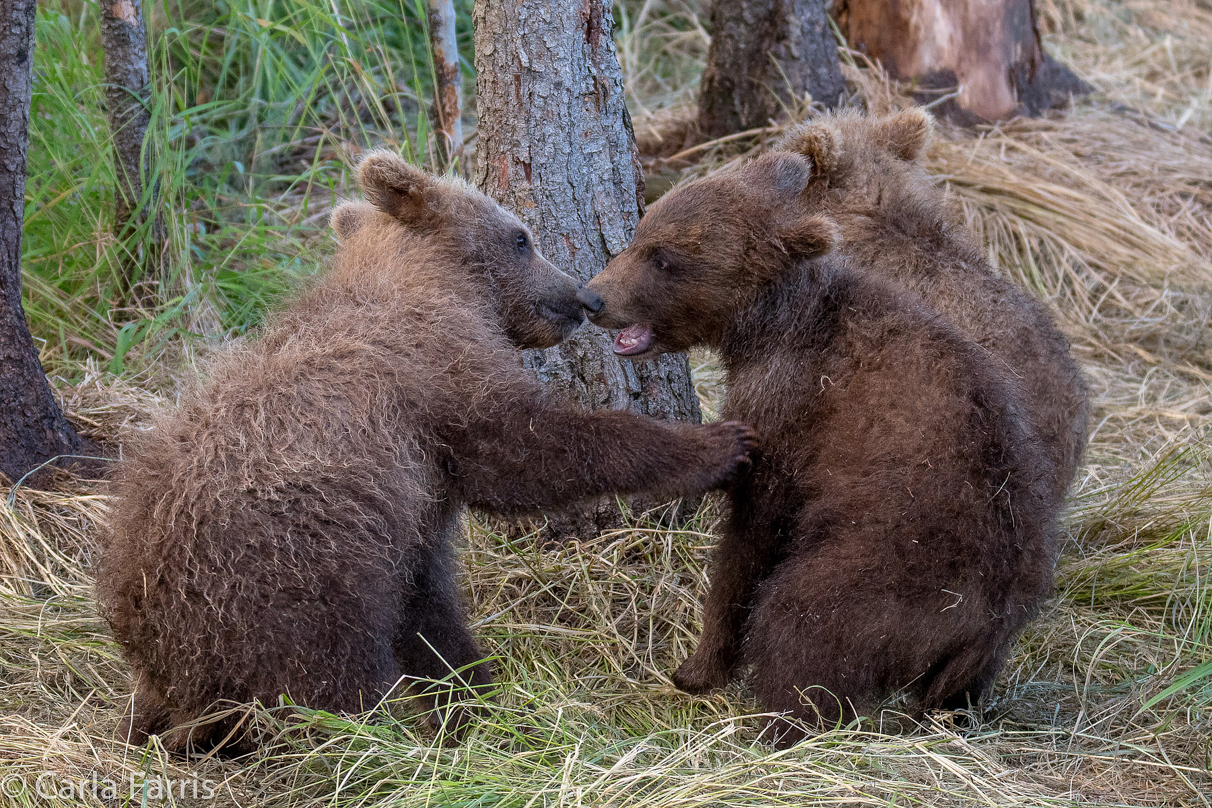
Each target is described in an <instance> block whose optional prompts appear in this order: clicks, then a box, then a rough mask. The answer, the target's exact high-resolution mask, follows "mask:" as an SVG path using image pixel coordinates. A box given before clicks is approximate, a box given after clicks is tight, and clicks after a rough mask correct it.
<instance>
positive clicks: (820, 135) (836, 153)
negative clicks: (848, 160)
mask: <svg viewBox="0 0 1212 808" xmlns="http://www.w3.org/2000/svg"><path fill="white" fill-rule="evenodd" d="M841 144H842V137H841V135H840V134H839V133H838V131H837V129H836V127H834V126H833V125H832V124H828V123H801V124H798V125H797V126H793V127H791V129H790V130H788V132H787V134H786V135H784V136H783V138H782V140H780V141H779V142H778V143H777V144H776V145H775V148H776V149H781V150H784V151H789V152H795V153H796V154H802V155H804V156H805V157H807V158H808V159H809V160H811V161H812V169H813V174H815V175H817V176H820V177H828V176H830V175H831V174H833V173H834V172H836V171H837V167H838V162H839V159H840V156H841Z"/></svg>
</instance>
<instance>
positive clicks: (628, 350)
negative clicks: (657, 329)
mask: <svg viewBox="0 0 1212 808" xmlns="http://www.w3.org/2000/svg"><path fill="white" fill-rule="evenodd" d="M650 345H652V329H651V328H649V327H648V326H646V325H632V326H628V327H627V328H624V329H623V330H622V331H620V332H619V333H618V335H617V336H615V338H614V352H615V353H617V354H618V355H619V356H634V355H635V354H639V353H644V351H646V350H648V347H649V346H650Z"/></svg>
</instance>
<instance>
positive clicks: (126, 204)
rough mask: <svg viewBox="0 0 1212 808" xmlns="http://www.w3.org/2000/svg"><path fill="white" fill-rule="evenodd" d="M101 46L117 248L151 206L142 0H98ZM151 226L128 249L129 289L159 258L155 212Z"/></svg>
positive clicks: (148, 95) (154, 267)
mask: <svg viewBox="0 0 1212 808" xmlns="http://www.w3.org/2000/svg"><path fill="white" fill-rule="evenodd" d="M101 47H102V49H103V50H104V52H105V105H106V112H107V116H108V118H109V128H110V132H111V134H112V135H113V139H114V172H115V174H116V176H117V180H118V187H117V189H116V191H115V193H114V235H115V236H116V237H117V239H118V243H119V244H128V242H129V240H130V238H131V236H132V235H133V234H134V233H135V232H136V231H137V230H138V229H139V228H140V227H141V226H142V225H143V224H144V223H145V222H146V221H147V216H148V215H149V210H155V208H156V202H155V201H154V199H153V201H152V202H151V204H150V205H143V204H141V203H142V200H143V177H144V176H145V175H146V174H147V168H148V166H149V165H150V161H149V160H147V159H146V157H145V155H144V151H143V141H144V139H145V138H146V136H147V125H148V123H149V122H150V121H151V112H150V110H149V108H148V104H149V101H150V99H151V86H150V80H149V78H148V73H149V69H148V62H147V32H146V29H145V27H144V25H143V7H142V2H141V0H101ZM154 215H155V221H154V223H153V225H152V227H153V232H152V238H150V239H148V240H147V241H146V243H144V244H139V245H132V246H133V250H132V251H131V253H130V256H129V258H128V260H127V261H126V267H125V271H126V282H127V285H128V291H129V289H130V288H131V287H133V286H134V284H135V282H136V280H137V279H138V277H139V276H140V275H141V274H142V275H143V276H145V277H148V278H150V277H153V276H154V274H155V272H156V270H157V269H158V264H159V260H160V254H161V251H160V244H161V242H162V241H163V232H162V231H163V224H162V222H161V219H160V216H159V214H158V213H156V214H154Z"/></svg>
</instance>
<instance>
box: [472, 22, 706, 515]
mask: <svg viewBox="0 0 1212 808" xmlns="http://www.w3.org/2000/svg"><path fill="white" fill-rule="evenodd" d="M473 24H474V29H475V54H476V56H475V58H476V76H477V78H476V92H477V96H476V97H477V104H478V112H479V129H478V132H479V135H478V145H477V148H476V184H477V185H478V186H479V188H480V189H481V190H482V191H484V192H485V193H486V194H488V195H489V196H491V197H493V198H494V199H496V200H497V201H498V202H500V203H501V204H503V205H504V206H505V207H507V208H509V209H511V210H513V211H514V212H515V213H517V214H518V216H520V217H521V218H522V220H523V221H525V222H526V224H527V225H528V226H529V227H531V228H532V230H533V231H534V234H535V237H536V238H537V239H538V242H539V246H540V247H541V249H542V252H543V254H544V255H545V256H546V257H547V258H548V259H550V260H551V261H552V262H553V263H555V264H556V265H557V266H559V267H561V268H562V269H564V270H565V271H566V272H568V273H570V274H572V275H574V276H575V277H576V278H578V279H579V280H581V281H587V280H589V279H590V278H591V277H593V276H594V275H595V274H597V273H598V272H599V271H600V270H601V269H602V268H603V267H604V266H606V263H607V262H608V261H609V260H610V259H611V258H612V257H613V256H615V255H617V254H618V253H620V252H621V251H622V250H623V249H624V248H625V247H626V246H627V245H628V244H629V243H630V241H631V238H632V236H633V235H634V233H635V227H636V223H637V222H638V221H639V218H640V215H641V212H642V209H643V198H644V177H643V174H642V172H641V171H640V166H639V158H638V155H637V154H636V150H635V140H634V135H633V133H632V129H631V119H630V117H629V115H628V113H627V107H626V104H625V100H624V96H623V81H622V72H621V70H620V68H619V62H618V56H617V54H616V53H615V49H614V39H613V37H612V35H611V28H612V24H613V23H612V18H611V3H610V0H585V2H583V3H548V2H542V1H541V0H522V1H521V2H510V3H504V2H500V1H499V0H477V1H476V4H475V9H474V12H473ZM525 364H526V365H527V367H529V368H530V369H531V370H532V371H533V372H534V373H535V374H536V375H537V376H538V378H539V379H540V380H541V381H542V382H543V384H544V385H545V386H546V387H547V388H548V389H549V390H551V391H552V392H553V393H556V394H558V395H562V396H564V397H567V398H571V399H573V400H575V401H577V402H579V403H580V404H582V405H583V406H585V407H588V408H592V409H596V408H601V407H610V408H615V409H629V410H633V411H635V412H640V413H644V414H647V415H652V416H655V417H658V418H671V419H678V420H687V421H698V420H700V417H701V416H700V413H699V406H698V400H697V399H696V398H695V395H694V389H693V387H692V386H691V383H690V367H689V364H688V363H687V361H686V357H685V356H684V355H681V354H677V355H666V356H663V357H660V358H659V359H657V360H655V361H653V362H651V363H648V364H645V365H633V364H632V363H631V362H630V361H628V360H625V359H620V358H619V357H617V356H615V355H614V353H613V351H612V350H611V338H610V336H609V335H608V334H607V333H606V332H604V331H601V330H599V329H596V328H593V327H592V326H588V325H587V326H585V327H583V328H582V329H581V330H580V331H579V332H577V334H576V335H575V336H574V337H573V339H571V340H570V341H569V342H567V343H565V344H564V345H561V346H559V347H557V348H552V349H549V350H546V351H534V352H530V353H529V354H528V355H527V357H526V359H525ZM615 520H617V511H614V510H613V509H612V508H600V509H598V510H597V511H596V512H595V514H594V515H593V518H592V519H591V520H588V521H586V520H581V521H579V522H578V521H575V520H574V521H569V522H566V523H561V524H560V525H558V526H557V528H556V530H557V531H559V532H560V533H562V534H564V535H568V534H569V533H570V532H578V533H579V534H580V535H584V533H583V532H582V531H584V530H591V529H600V528H601V527H604V526H605V525H607V524H611V523H614V522H615Z"/></svg>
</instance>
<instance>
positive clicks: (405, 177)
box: [358, 149, 437, 224]
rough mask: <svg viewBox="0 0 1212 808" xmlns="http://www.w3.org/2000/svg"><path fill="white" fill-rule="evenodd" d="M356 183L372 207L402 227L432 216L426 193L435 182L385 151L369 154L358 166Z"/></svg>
mask: <svg viewBox="0 0 1212 808" xmlns="http://www.w3.org/2000/svg"><path fill="white" fill-rule="evenodd" d="M358 184H359V185H361V186H362V193H364V194H366V198H367V199H369V200H370V201H371V202H373V203H374V205H375V207H377V208H378V209H379V210H381V211H383V212H384V213H386V214H387V215H388V216H393V217H395V218H396V219H399V220H400V221H401V222H403V223H404V224H417V223H420V222H421V221H423V220H425V219H429V218H431V217H433V216H434V215H435V214H436V211H435V210H434V206H433V204H432V202H433V201H434V200H433V198H432V197H431V196H430V192H431V191H433V190H435V189H436V188H437V181H436V180H435V179H434V178H433V177H431V176H430V175H429V174H426V173H425V172H424V171H422V170H421V169H419V168H417V167H416V166H413V165H409V164H408V163H407V162H405V161H404V159H403V158H401V157H400V156H399V155H397V154H394V153H393V152H390V151H387V150H386V149H376V150H375V151H372V152H371V153H370V154H368V155H366V157H365V158H363V160H362V162H361V163H359V164H358Z"/></svg>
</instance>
